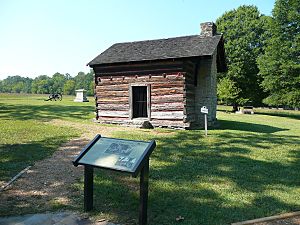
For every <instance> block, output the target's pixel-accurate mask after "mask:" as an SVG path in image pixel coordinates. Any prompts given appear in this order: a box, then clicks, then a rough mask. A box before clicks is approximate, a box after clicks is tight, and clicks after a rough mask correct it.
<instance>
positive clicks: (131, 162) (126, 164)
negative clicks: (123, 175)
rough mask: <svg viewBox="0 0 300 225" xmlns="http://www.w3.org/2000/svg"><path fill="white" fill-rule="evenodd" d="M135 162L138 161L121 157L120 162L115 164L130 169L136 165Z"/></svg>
mask: <svg viewBox="0 0 300 225" xmlns="http://www.w3.org/2000/svg"><path fill="white" fill-rule="evenodd" d="M135 161H136V159H135V158H130V157H124V156H120V157H119V159H118V161H117V162H116V163H115V165H116V166H124V167H127V168H129V169H130V168H131V167H132V166H133V165H134V163H135Z"/></svg>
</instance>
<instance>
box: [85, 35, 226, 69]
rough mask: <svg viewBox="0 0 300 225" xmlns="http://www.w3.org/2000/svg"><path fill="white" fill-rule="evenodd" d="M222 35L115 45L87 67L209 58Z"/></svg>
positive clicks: (193, 36)
mask: <svg viewBox="0 0 300 225" xmlns="http://www.w3.org/2000/svg"><path fill="white" fill-rule="evenodd" d="M221 38H222V35H215V36H212V37H204V36H201V35H192V36H184V37H175V38H167V39H157V40H148V41H136V42H126V43H117V44H114V45H112V46H111V47H109V48H108V49H107V50H105V51H104V52H102V53H101V54H100V55H98V56H97V57H96V58H94V59H93V60H92V61H91V62H89V63H88V64H87V65H89V66H94V65H101V64H113V63H125V62H139V61H146V60H162V59H176V58H185V57H197V56H211V55H212V54H213V53H214V52H215V50H216V48H217V46H218V44H219V42H220V40H221Z"/></svg>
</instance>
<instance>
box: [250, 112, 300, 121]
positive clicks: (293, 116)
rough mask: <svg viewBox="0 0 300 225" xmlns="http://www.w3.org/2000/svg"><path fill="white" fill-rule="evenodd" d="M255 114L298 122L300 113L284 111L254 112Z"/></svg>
mask: <svg viewBox="0 0 300 225" xmlns="http://www.w3.org/2000/svg"><path fill="white" fill-rule="evenodd" d="M255 114H261V115H268V116H278V117H286V118H291V119H297V120H300V111H298V112H297V111H295V112H285V111H270V112H268V111H255Z"/></svg>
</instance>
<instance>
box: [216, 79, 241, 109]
mask: <svg viewBox="0 0 300 225" xmlns="http://www.w3.org/2000/svg"><path fill="white" fill-rule="evenodd" d="M217 90H218V91H217V94H218V99H219V100H220V101H221V103H225V104H226V105H229V104H234V103H235V102H238V97H239V93H240V91H241V90H240V89H238V88H237V87H236V84H235V83H234V82H233V81H232V80H230V78H229V77H223V78H221V79H220V80H219V82H218V87H217Z"/></svg>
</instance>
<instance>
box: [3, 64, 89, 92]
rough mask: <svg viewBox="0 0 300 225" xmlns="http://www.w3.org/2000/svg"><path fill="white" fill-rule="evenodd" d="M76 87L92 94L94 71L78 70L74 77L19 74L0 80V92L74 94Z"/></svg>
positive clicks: (56, 74) (67, 75)
mask: <svg viewBox="0 0 300 225" xmlns="http://www.w3.org/2000/svg"><path fill="white" fill-rule="evenodd" d="M75 88H76V89H81V88H83V89H85V90H87V95H89V96H92V95H93V94H94V72H93V70H90V72H88V73H86V74H85V73H84V72H79V73H78V75H77V76H75V77H74V78H72V77H71V75H70V74H68V73H66V74H61V73H55V74H53V76H52V77H49V76H47V75H40V76H38V77H36V78H35V79H31V78H28V77H26V78H24V77H21V76H9V77H7V78H6V79H4V80H0V93H1V92H2V93H33V94H52V93H63V94H67V95H74V94H75Z"/></svg>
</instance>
